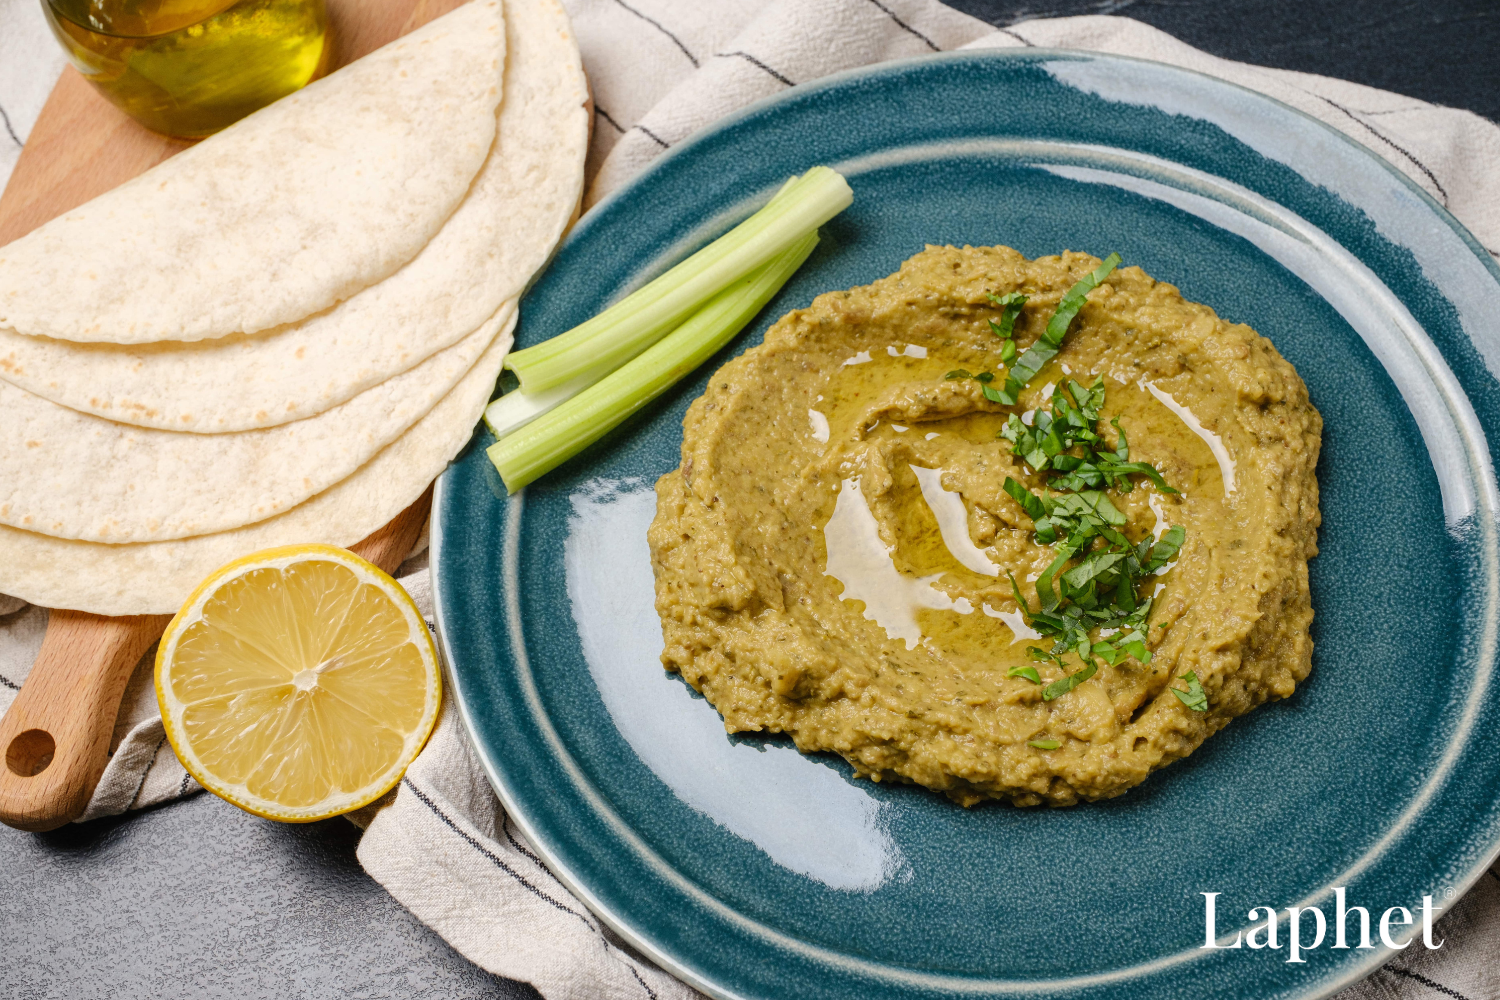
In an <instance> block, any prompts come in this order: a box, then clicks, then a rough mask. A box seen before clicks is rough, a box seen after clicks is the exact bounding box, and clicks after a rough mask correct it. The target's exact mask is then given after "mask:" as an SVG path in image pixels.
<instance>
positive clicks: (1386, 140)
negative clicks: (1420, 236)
mask: <svg viewBox="0 0 1500 1000" xmlns="http://www.w3.org/2000/svg"><path fill="white" fill-rule="evenodd" d="M1318 96H1319V97H1322V98H1323V101H1324V102H1325V103H1327V104H1330V105H1332V106H1333V107H1335V108H1338V109H1339V110H1340V111H1342V112H1343V113H1344V114H1346V115H1348V116H1349V117H1350V118H1351V119H1353V120H1354V121H1357V122H1359V123H1360V124H1361V125H1363V126H1364V128H1365V131H1367V132H1369V133H1370V134H1371V135H1373V136H1374V137H1375V138H1377V139H1379V140H1380V141H1381V142H1383V143H1385V144H1386V145H1387V146H1389V147H1391V148H1392V149H1394V150H1395V151H1396V152H1398V153H1400V154H1401V155H1402V156H1404V157H1406V158H1407V159H1408V160H1410V161H1411V162H1412V163H1414V164H1416V167H1417V169H1418V170H1420V171H1422V173H1424V174H1426V175H1427V179H1428V180H1430V181H1432V186H1433V187H1435V188H1437V189H1438V194H1440V195H1442V196H1443V205H1444V207H1446V206H1447V204H1448V192H1447V191H1446V190H1444V188H1443V185H1442V184H1441V183H1440V182H1439V181H1438V179H1437V175H1436V174H1434V173H1433V172H1432V171H1431V170H1428V169H1427V164H1425V163H1423V162H1422V161H1421V160H1419V159H1417V158H1416V157H1415V156H1413V155H1411V153H1409V152H1408V151H1407V150H1406V148H1405V147H1403V146H1400V145H1398V144H1397V143H1396V142H1395V141H1393V140H1392V139H1390V138H1389V137H1388V136H1387V135H1386V134H1385V133H1384V132H1381V131H1380V130H1379V129H1377V128H1376V127H1375V126H1374V125H1371V124H1370V123H1369V122H1367V121H1365V120H1364V119H1363V118H1361V117H1359V115H1356V114H1355V113H1354V112H1353V111H1350V110H1349V109H1348V108H1346V107H1344V106H1343V105H1342V104H1340V103H1339V102H1338V101H1335V100H1333V99H1332V98H1330V97H1323V95H1322V94H1319V95H1318Z"/></svg>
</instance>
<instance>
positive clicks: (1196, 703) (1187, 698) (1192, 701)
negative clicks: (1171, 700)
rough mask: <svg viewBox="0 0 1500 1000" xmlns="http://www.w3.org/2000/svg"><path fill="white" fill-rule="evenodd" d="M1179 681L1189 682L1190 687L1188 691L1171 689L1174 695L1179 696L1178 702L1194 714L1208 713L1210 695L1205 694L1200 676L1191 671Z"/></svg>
mask: <svg viewBox="0 0 1500 1000" xmlns="http://www.w3.org/2000/svg"><path fill="white" fill-rule="evenodd" d="M1178 680H1184V681H1187V685H1188V686H1187V690H1186V691H1184V690H1182V689H1181V688H1172V689H1171V691H1172V693H1173V694H1175V695H1176V696H1177V700H1178V701H1180V702H1182V703H1183V704H1184V705H1186V706H1187V707H1188V708H1190V709H1192V710H1193V711H1194V712H1207V711H1208V695H1206V694H1204V693H1203V685H1202V683H1200V682H1199V680H1198V675H1197V674H1196V673H1195V672H1194V671H1191V670H1189V671H1188V672H1187V673H1185V674H1183V675H1182V676H1181V677H1180V678H1178Z"/></svg>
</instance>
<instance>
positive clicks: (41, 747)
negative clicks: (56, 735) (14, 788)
mask: <svg viewBox="0 0 1500 1000" xmlns="http://www.w3.org/2000/svg"><path fill="white" fill-rule="evenodd" d="M55 753H57V741H56V740H54V739H53V738H52V734H51V733H49V732H47V731H46V730H45V729H28V730H26V731H25V732H24V733H21V734H20V735H19V736H17V737H16V738H15V739H13V740H11V741H10V746H8V747H6V748H5V766H6V767H9V768H10V769H11V771H13V772H14V773H16V774H19V775H20V776H21V777H23V778H34V777H36V776H37V775H39V774H41V773H42V772H43V771H45V770H47V768H48V766H49V765H51V763H52V755H53V754H55Z"/></svg>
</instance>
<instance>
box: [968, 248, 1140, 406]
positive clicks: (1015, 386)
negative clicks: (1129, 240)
mask: <svg viewBox="0 0 1500 1000" xmlns="http://www.w3.org/2000/svg"><path fill="white" fill-rule="evenodd" d="M1119 265H1120V255H1119V254H1117V253H1112V254H1110V255H1109V256H1108V257H1106V258H1104V263H1102V264H1100V265H1099V266H1098V267H1096V268H1094V270H1092V271H1090V272H1089V273H1088V274H1086V275H1084V276H1083V277H1082V278H1080V279H1079V280H1078V281H1077V282H1075V283H1074V285H1073V287H1072V288H1070V289H1068V290H1067V292H1066V293H1065V294H1064V295H1063V297H1062V299H1061V300H1060V301H1059V302H1058V303H1057V312H1055V313H1053V314H1052V319H1051V320H1049V321H1048V323H1047V329H1045V330H1043V331H1042V335H1041V336H1040V337H1038V338H1037V340H1036V343H1034V344H1032V345H1031V346H1030V347H1028V348H1027V349H1026V351H1025V353H1023V354H1022V355H1021V356H1020V357H1019V358H1017V359H1016V363H1015V364H1013V365H1011V366H1010V371H1008V372H1007V373H1006V375H1005V387H1004V388H1002V389H1001V390H1000V391H999V392H998V393H996V395H998V396H999V397H1000V398H998V399H996V400H994V402H997V403H1004V404H1005V405H1006V406H1015V405H1016V400H1017V399H1018V398H1019V397H1020V395H1021V390H1022V389H1024V388H1026V386H1028V385H1029V384H1031V380H1032V379H1034V378H1036V373H1037V372H1039V371H1041V370H1042V366H1043V365H1045V364H1046V363H1047V362H1049V361H1051V360H1052V359H1053V358H1055V357H1057V352H1058V351H1060V350H1062V342H1063V338H1064V337H1066V336H1067V335H1068V327H1069V326H1071V325H1072V324H1073V317H1075V316H1077V315H1078V310H1079V309H1082V308H1083V303H1084V302H1085V301H1086V300H1087V299H1088V294H1089V292H1092V291H1093V290H1094V289H1096V288H1098V287H1099V286H1100V285H1101V284H1102V283H1103V282H1104V279H1105V278H1107V277H1109V275H1110V272H1112V271H1113V270H1114V269H1115V268H1116V267H1119ZM1011 294H1012V295H1014V294H1015V293H1014V292H1012V293H1011ZM1007 297H1008V296H1002V298H1007ZM1002 308H1008V306H1006V307H1002ZM1017 308H1018V311H1019V307H1017ZM1000 318H1001V321H1002V322H1003V321H1004V319H1005V314H1004V313H1003V312H1002V313H1001V317H1000ZM1012 323H1014V321H1012ZM1001 353H1002V356H1003V354H1004V348H1003V347H1002V348H1001ZM985 398H989V394H988V393H986V394H985Z"/></svg>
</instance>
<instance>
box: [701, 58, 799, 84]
mask: <svg viewBox="0 0 1500 1000" xmlns="http://www.w3.org/2000/svg"><path fill="white" fill-rule="evenodd" d="M714 55H715V56H716V57H721V58H725V59H728V58H730V57H734V56H738V57H739V58H741V59H743V60H745V61H746V62H747V63H749V64H750V65H752V66H759V67H760V68H761V69H763V70H765V71H766V73H767V74H768V75H770V76H773V77H775V78H776V79H778V80H780V81H781V82H782V83H784V84H786V85H787V86H788V87H795V86H796V84H795V83H793V82H792V81H791V80H788V79H787V78H786V77H784V76H782V75H781V74H780V73H778V72H776V71H775V70H774V69H772V68H771V67H769V66H767V65H766V64H765V63H763V62H761V61H760V60H759V59H757V58H755V57H754V56H752V55H751V54H750V53H748V52H741V51H739V50H738V49H736V50H735V51H733V52H716V53H714Z"/></svg>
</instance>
